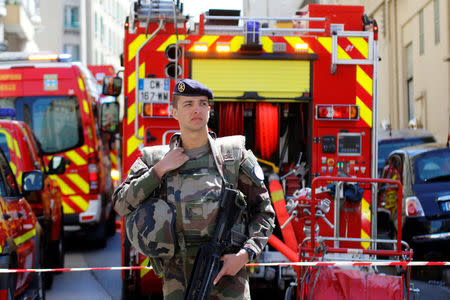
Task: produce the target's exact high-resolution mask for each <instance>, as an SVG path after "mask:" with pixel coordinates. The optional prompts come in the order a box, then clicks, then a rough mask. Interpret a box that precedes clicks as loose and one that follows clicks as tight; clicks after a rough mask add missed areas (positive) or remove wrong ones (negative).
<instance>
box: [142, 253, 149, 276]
mask: <svg viewBox="0 0 450 300" xmlns="http://www.w3.org/2000/svg"><path fill="white" fill-rule="evenodd" d="M148 261H149V258H148V257H146V258H145V259H144V260H143V261H142V262H141V264H140V265H141V267H146V266H147V265H148ZM148 272H150V269H141V278H142V277H144V276H145V275H146V274H147V273H148Z"/></svg>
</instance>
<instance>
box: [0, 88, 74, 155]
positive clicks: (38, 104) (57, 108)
mask: <svg viewBox="0 0 450 300" xmlns="http://www.w3.org/2000/svg"><path fill="white" fill-rule="evenodd" d="M0 100H1V99H0ZM13 100H14V101H13V102H12V103H10V106H9V107H13V108H14V109H15V110H16V118H17V119H18V120H21V121H25V123H27V124H28V126H30V127H31V129H32V130H33V131H34V133H35V135H36V138H37V140H38V142H39V144H40V145H41V148H42V151H43V152H44V154H46V155H49V154H55V153H59V152H63V151H67V150H69V149H73V148H76V147H79V146H81V145H83V128H82V123H81V112H80V105H79V103H78V99H77V98H76V97H75V96H69V97H65V96H40V97H24V98H14V99H13ZM10 102H11V101H10ZM11 104H12V105H11Z"/></svg>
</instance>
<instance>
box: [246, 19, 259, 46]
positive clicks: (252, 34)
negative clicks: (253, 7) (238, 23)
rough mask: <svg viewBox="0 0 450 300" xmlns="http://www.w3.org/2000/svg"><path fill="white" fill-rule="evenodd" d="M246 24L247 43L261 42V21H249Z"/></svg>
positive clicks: (255, 43)
mask: <svg viewBox="0 0 450 300" xmlns="http://www.w3.org/2000/svg"><path fill="white" fill-rule="evenodd" d="M245 26H246V29H247V36H246V44H249V45H252V44H253V45H258V44H259V22H257V21H248V22H247V23H246V24H245Z"/></svg>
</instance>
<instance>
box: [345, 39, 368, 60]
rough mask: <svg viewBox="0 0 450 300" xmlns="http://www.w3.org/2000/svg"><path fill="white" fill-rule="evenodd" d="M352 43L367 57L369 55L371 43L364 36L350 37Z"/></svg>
mask: <svg viewBox="0 0 450 300" xmlns="http://www.w3.org/2000/svg"><path fill="white" fill-rule="evenodd" d="M348 40H349V41H350V43H352V44H353V46H355V48H356V49H358V51H359V52H360V53H361V54H362V55H363V56H364V58H365V59H367V58H368V57H369V43H367V41H366V40H365V39H364V38H360V37H348Z"/></svg>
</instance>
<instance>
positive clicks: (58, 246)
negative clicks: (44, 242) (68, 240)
mask: <svg viewBox="0 0 450 300" xmlns="http://www.w3.org/2000/svg"><path fill="white" fill-rule="evenodd" d="M63 224H64V212H63V208H62V207H61V225H60V227H59V236H58V240H56V241H52V242H51V243H50V246H49V252H50V254H49V256H50V257H51V260H52V261H51V266H52V267H53V268H64V255H65V247H64V226H63ZM58 273H61V272H58Z"/></svg>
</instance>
